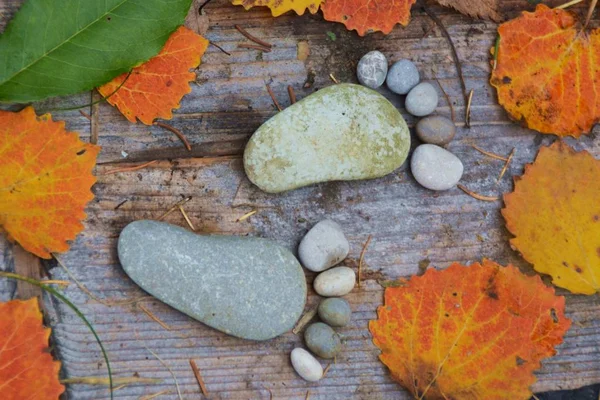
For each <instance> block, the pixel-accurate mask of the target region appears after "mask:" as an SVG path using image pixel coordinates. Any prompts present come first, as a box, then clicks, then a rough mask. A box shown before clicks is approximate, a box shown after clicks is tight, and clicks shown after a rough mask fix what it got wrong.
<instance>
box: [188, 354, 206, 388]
mask: <svg viewBox="0 0 600 400" xmlns="http://www.w3.org/2000/svg"><path fill="white" fill-rule="evenodd" d="M190 366H191V367H192V371H194V376H195V377H196V380H197V381H198V386H200V390H201V391H202V394H203V395H204V396H206V397H208V390H206V385H205V384H204V380H203V379H202V375H200V370H199V369H198V366H197V365H196V361H194V359H192V358H190Z"/></svg>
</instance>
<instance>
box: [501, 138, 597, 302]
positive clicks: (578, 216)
mask: <svg viewBox="0 0 600 400" xmlns="http://www.w3.org/2000/svg"><path fill="white" fill-rule="evenodd" d="M599 199H600V161H598V160H596V159H594V157H592V155H591V154H590V153H588V152H587V151H582V152H579V153H576V152H575V151H574V150H573V149H572V148H570V147H569V146H568V145H567V144H565V143H563V142H562V141H557V142H555V143H554V144H553V145H552V146H550V147H542V148H541V149H540V151H539V153H538V155H537V158H536V159H535V162H534V163H533V164H529V165H527V166H526V167H525V173H524V174H523V176H522V177H520V178H518V179H515V190H514V191H513V192H512V193H509V194H506V195H505V196H504V203H505V208H504V209H502V215H503V216H504V219H505V220H506V227H507V228H508V230H509V231H510V232H511V233H512V234H513V235H514V236H515V237H514V238H513V239H511V240H510V243H511V245H512V246H514V247H515V248H516V249H517V250H518V251H519V252H520V253H521V254H522V255H523V257H524V258H525V259H526V260H527V261H529V262H530V263H532V264H533V268H535V270H536V271H538V272H540V273H543V274H548V275H550V276H552V283H554V284H555V285H557V286H560V287H563V288H565V289H567V290H570V291H571V292H573V293H584V294H594V293H596V292H598V291H600V203H599V202H598V200H599Z"/></svg>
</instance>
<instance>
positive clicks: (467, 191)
mask: <svg viewBox="0 0 600 400" xmlns="http://www.w3.org/2000/svg"><path fill="white" fill-rule="evenodd" d="M456 187H458V188H459V189H460V190H462V191H463V192H465V193H466V194H468V195H469V196H471V197H473V198H474V199H477V200H482V201H496V200H500V199H499V198H498V197H492V196H484V195H482V194H479V193H475V192H472V191H470V190H469V189H467V188H466V187H464V186H463V185H456Z"/></svg>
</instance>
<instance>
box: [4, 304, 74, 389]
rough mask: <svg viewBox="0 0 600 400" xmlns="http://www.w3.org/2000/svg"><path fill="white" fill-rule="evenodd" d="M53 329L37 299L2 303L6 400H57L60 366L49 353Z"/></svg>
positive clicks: (59, 387)
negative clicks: (43, 323)
mask: <svg viewBox="0 0 600 400" xmlns="http://www.w3.org/2000/svg"><path fill="white" fill-rule="evenodd" d="M50 333H51V331H50V329H49V328H45V327H44V326H43V325H42V313H41V311H40V308H39V305H38V301H37V299H29V300H27V301H21V300H12V301H9V302H6V303H0V393H2V399H3V400H23V399H35V400H58V398H59V396H60V394H61V393H63V392H64V391H65V387H64V386H63V385H61V384H60V382H59V380H58V372H59V370H60V362H58V361H54V360H53V358H52V355H51V354H50V353H49V352H48V338H49V337H50Z"/></svg>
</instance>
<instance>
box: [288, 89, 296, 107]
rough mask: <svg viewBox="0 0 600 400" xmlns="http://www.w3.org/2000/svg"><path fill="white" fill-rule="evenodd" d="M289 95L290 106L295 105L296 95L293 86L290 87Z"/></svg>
mask: <svg viewBox="0 0 600 400" xmlns="http://www.w3.org/2000/svg"><path fill="white" fill-rule="evenodd" d="M288 95H289V96H290V104H294V103H295V102H296V93H294V88H293V87H292V85H288Z"/></svg>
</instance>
